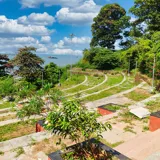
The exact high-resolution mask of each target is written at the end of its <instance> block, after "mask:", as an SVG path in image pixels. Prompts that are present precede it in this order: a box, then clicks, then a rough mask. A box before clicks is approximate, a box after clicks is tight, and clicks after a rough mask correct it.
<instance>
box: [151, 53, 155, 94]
mask: <svg viewBox="0 0 160 160" xmlns="http://www.w3.org/2000/svg"><path fill="white" fill-rule="evenodd" d="M155 67H156V53H154V61H153V73H152V91H154V80H155Z"/></svg>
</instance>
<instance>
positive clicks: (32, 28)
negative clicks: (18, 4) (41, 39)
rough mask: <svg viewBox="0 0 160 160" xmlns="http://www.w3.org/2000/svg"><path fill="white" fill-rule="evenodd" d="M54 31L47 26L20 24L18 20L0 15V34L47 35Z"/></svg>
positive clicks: (13, 35)
mask: <svg viewBox="0 0 160 160" xmlns="http://www.w3.org/2000/svg"><path fill="white" fill-rule="evenodd" d="M51 32H53V30H52V31H50V30H48V29H47V28H46V27H45V26H36V25H23V24H18V23H17V20H14V19H7V18H6V17H5V16H0V35H1V36H3V37H5V36H6V37H7V36H9V37H16V36H17V37H18V36H33V35H39V36H47V35H49V34H50V33H51Z"/></svg>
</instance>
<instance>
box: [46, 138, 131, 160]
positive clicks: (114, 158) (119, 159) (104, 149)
mask: <svg viewBox="0 0 160 160" xmlns="http://www.w3.org/2000/svg"><path fill="white" fill-rule="evenodd" d="M88 143H89V144H91V145H93V146H92V149H93V150H92V153H94V154H95V155H94V156H95V158H96V157H97V158H96V159H103V160H105V159H106V160H107V159H110V160H129V158H128V157H126V156H125V155H123V154H121V153H119V152H117V151H116V150H114V149H112V148H110V147H108V146H106V145H105V144H103V143H101V142H99V141H97V140H95V139H91V140H89V141H84V142H82V143H78V144H75V145H73V146H70V147H68V148H67V149H66V150H65V152H64V151H63V152H62V151H57V152H54V153H51V154H49V155H48V157H49V158H48V160H67V159H68V157H69V156H70V158H71V157H73V159H79V158H81V159H82V158H84V159H86V160H89V159H91V157H90V156H89V149H88V148H86V146H87V145H86V144H88ZM80 146H81V148H84V150H86V151H87V153H86V152H84V153H76V154H75V153H74V149H75V148H76V149H77V148H79V147H80ZM87 147H88V146H87ZM98 151H99V152H98ZM66 152H67V153H66ZM96 153H97V154H99V155H96ZM85 155H86V156H85ZM77 156H79V157H77ZM82 156H83V157H82Z"/></svg>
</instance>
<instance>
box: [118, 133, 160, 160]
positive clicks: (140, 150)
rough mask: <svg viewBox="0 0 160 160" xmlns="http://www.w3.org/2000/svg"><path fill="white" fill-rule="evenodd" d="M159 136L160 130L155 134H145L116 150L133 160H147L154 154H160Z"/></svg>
mask: <svg viewBox="0 0 160 160" xmlns="http://www.w3.org/2000/svg"><path fill="white" fill-rule="evenodd" d="M159 135H160V130H157V131H155V132H145V133H142V134H140V135H138V136H136V137H135V138H133V139H131V140H129V141H128V142H126V143H123V144H121V145H119V146H118V147H116V148H115V149H116V150H117V151H119V152H120V153H122V154H125V155H126V156H128V157H129V158H131V159H133V160H145V159H147V157H150V155H153V154H154V153H157V152H159V153H160V136H159ZM152 160H154V159H152ZM157 160H159V159H157Z"/></svg>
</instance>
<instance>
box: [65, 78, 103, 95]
mask: <svg viewBox="0 0 160 160" xmlns="http://www.w3.org/2000/svg"><path fill="white" fill-rule="evenodd" d="M103 81H104V76H88V81H87V82H86V83H85V84H83V85H80V86H78V87H76V88H73V89H70V90H68V91H66V92H65V93H76V92H79V91H82V90H85V89H88V88H91V87H93V86H95V85H98V84H99V83H102V82H103Z"/></svg>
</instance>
